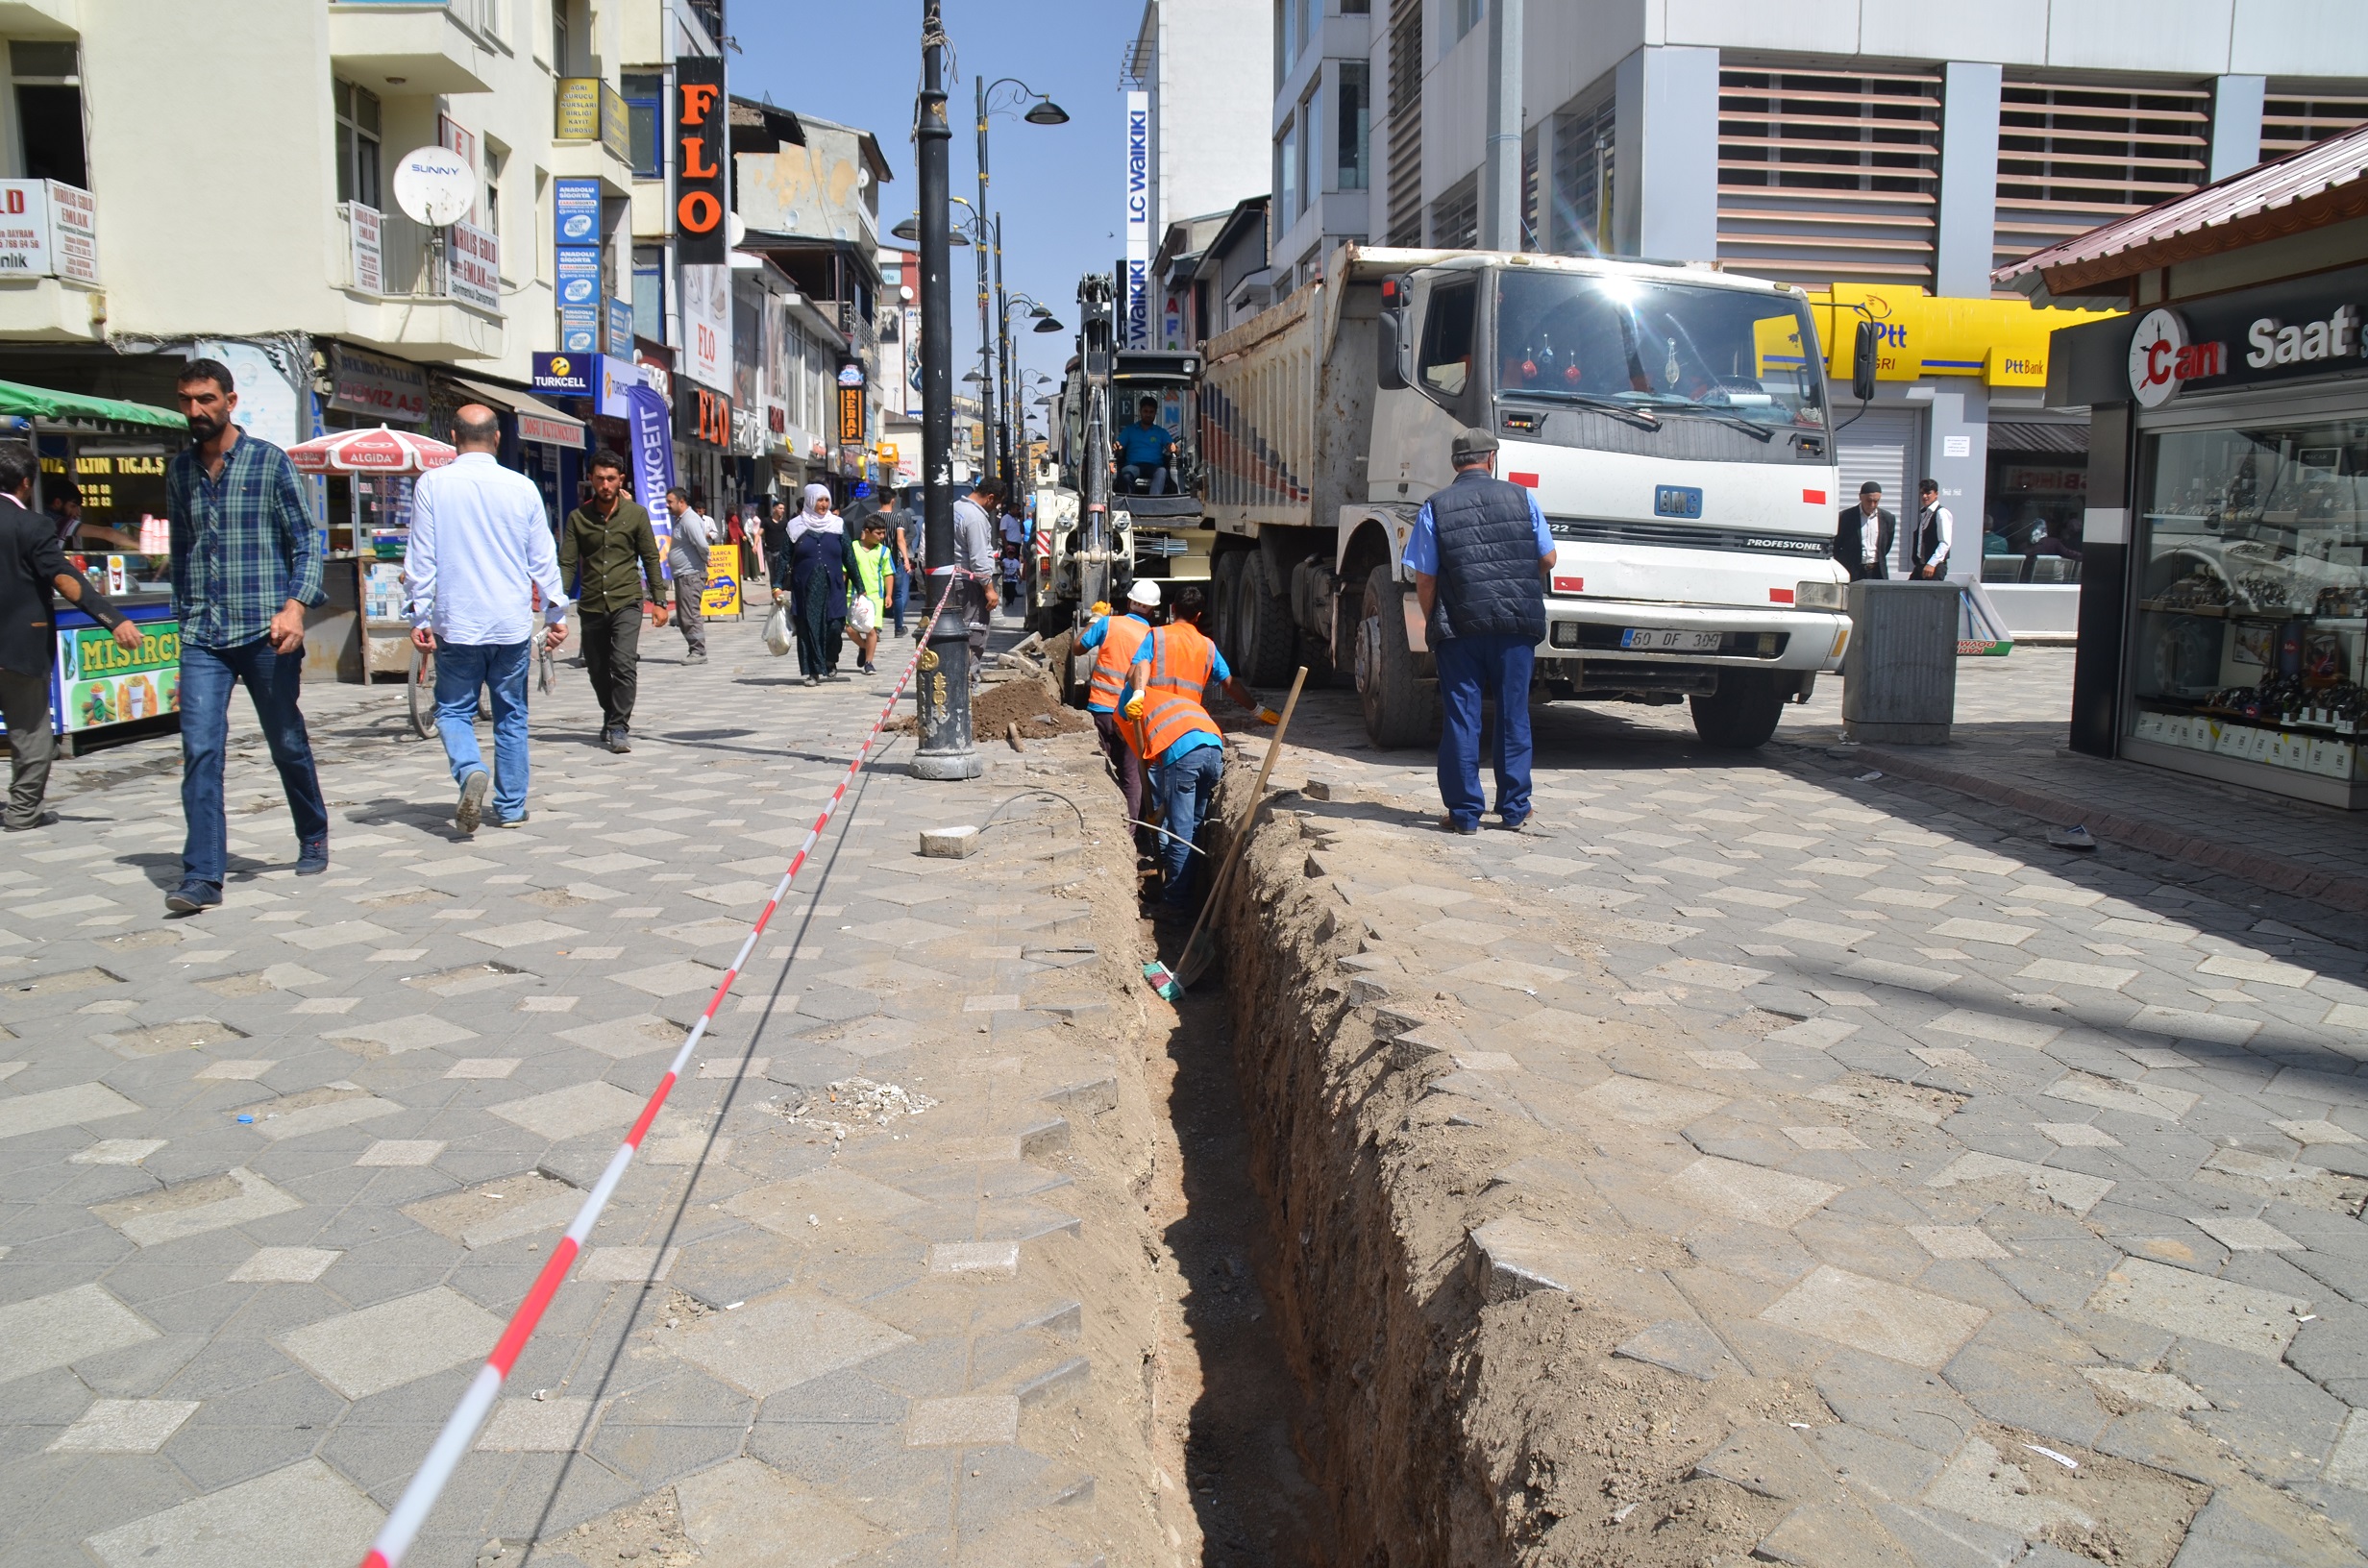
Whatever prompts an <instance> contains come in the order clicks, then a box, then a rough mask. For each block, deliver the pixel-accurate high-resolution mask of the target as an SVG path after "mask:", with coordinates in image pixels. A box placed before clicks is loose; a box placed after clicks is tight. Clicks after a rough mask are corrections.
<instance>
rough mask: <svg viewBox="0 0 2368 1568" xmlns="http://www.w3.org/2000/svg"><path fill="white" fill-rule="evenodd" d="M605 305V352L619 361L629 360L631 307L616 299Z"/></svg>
mask: <svg viewBox="0 0 2368 1568" xmlns="http://www.w3.org/2000/svg"><path fill="white" fill-rule="evenodd" d="M607 305H608V318H607V326H608V348H607V352H608V353H610V354H613V355H616V356H617V357H618V358H620V359H630V358H631V357H632V356H633V307H632V306H629V305H628V304H626V303H625V302H624V301H623V300H618V299H611V300H609V301H608V302H607Z"/></svg>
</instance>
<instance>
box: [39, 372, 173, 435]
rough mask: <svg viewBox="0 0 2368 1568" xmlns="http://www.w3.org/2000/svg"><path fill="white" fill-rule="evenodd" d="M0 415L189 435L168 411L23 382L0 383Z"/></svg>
mask: <svg viewBox="0 0 2368 1568" xmlns="http://www.w3.org/2000/svg"><path fill="white" fill-rule="evenodd" d="M0 415H13V416H14V417H16V418H19V419H40V420H88V421H94V422H97V423H102V424H110V425H136V426H139V427H142V428H144V429H156V430H169V431H171V432H172V433H173V434H175V435H187V434H188V433H189V422H188V421H187V420H185V419H184V418H182V417H181V416H180V415H179V414H177V413H175V412H173V410H171V409H170V408H157V407H153V406H151V405H150V404H144V403H126V402H125V401H124V400H123V399H121V398H92V397H86V396H84V395H83V394H82V393H80V392H52V391H51V390H50V389H49V388H47V387H45V386H27V385H25V384H24V383H23V382H22V381H0Z"/></svg>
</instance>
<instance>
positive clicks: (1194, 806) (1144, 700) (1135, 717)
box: [1120, 588, 1271, 913]
mask: <svg viewBox="0 0 2368 1568" xmlns="http://www.w3.org/2000/svg"><path fill="white" fill-rule="evenodd" d="M1207 609H1208V598H1207V596H1206V595H1204V594H1203V593H1202V592H1201V591H1200V590H1199V589H1198V588H1186V589H1185V590H1184V591H1183V592H1181V593H1179V594H1177V595H1176V596H1175V605H1174V609H1173V614H1174V617H1175V619H1174V620H1173V621H1172V622H1171V623H1169V624H1168V625H1164V626H1158V627H1155V628H1153V630H1152V632H1151V634H1150V635H1149V636H1148V637H1146V638H1145V639H1144V640H1143V646H1142V647H1141V648H1140V649H1136V650H1135V659H1134V663H1133V664H1132V665H1131V666H1130V667H1129V668H1128V671H1127V695H1126V699H1125V701H1123V702H1122V703H1121V704H1120V711H1121V712H1122V713H1124V714H1125V715H1126V716H1127V718H1128V719H1129V720H1131V721H1132V722H1133V723H1134V726H1135V733H1136V744H1137V745H1138V746H1139V747H1140V748H1141V750H1142V753H1143V756H1144V759H1145V760H1146V761H1147V762H1149V763H1150V764H1151V766H1152V770H1153V772H1152V775H1151V777H1152V783H1153V785H1154V787H1155V788H1157V790H1158V791H1159V808H1160V813H1161V816H1162V818H1163V819H1164V822H1163V826H1164V829H1165V836H1164V837H1162V838H1161V840H1160V841H1159V863H1160V873H1161V875H1160V881H1161V892H1160V902H1161V904H1162V906H1163V907H1164V908H1165V909H1166V910H1167V911H1169V912H1170V913H1174V912H1177V911H1181V910H1183V909H1185V908H1186V907H1187V906H1188V902H1189V899H1190V897H1191V894H1192V882H1193V875H1192V870H1193V869H1192V857H1193V836H1194V834H1195V832H1196V830H1197V829H1198V827H1199V825H1200V822H1201V821H1202V819H1204V818H1205V817H1206V816H1207V815H1208V812H1209V809H1210V807H1212V806H1213V805H1215V804H1216V801H1217V786H1218V784H1219V783H1220V782H1221V780H1222V779H1223V778H1224V776H1225V737H1224V735H1223V733H1222V732H1221V731H1220V730H1219V729H1218V727H1217V721H1216V720H1214V719H1212V718H1210V717H1209V710H1208V709H1207V707H1206V706H1204V705H1203V703H1204V699H1205V698H1206V696H1207V691H1208V685H1209V682H1210V681H1211V680H1212V679H1214V680H1216V681H1217V682H1219V683H1220V684H1221V686H1222V687H1223V688H1224V692H1225V695H1226V696H1227V697H1230V698H1233V699H1234V700H1235V701H1236V702H1239V703H1240V704H1241V705H1242V706H1244V707H1246V708H1247V709H1249V710H1250V711H1251V712H1252V713H1256V714H1258V715H1259V716H1260V717H1261V718H1264V717H1265V710H1264V709H1263V708H1261V707H1260V705H1259V702H1258V699H1257V698H1254V697H1252V696H1251V695H1250V692H1249V688H1248V687H1246V686H1245V685H1243V684H1242V683H1241V682H1240V681H1238V680H1236V679H1234V677H1233V672H1232V671H1231V670H1228V669H1227V668H1226V667H1225V656H1224V655H1223V654H1222V653H1220V652H1219V651H1218V650H1217V645H1216V644H1215V643H1212V642H1210V641H1209V640H1208V638H1206V637H1204V636H1202V635H1201V632H1200V618H1201V616H1202V615H1203V614H1204V613H1206V611H1207ZM1269 722H1270V723H1271V721H1269Z"/></svg>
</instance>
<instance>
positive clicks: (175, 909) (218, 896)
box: [164, 877, 222, 915]
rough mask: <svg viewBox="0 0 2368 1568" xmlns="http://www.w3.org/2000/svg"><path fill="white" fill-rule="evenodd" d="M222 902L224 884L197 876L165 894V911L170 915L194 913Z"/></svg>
mask: <svg viewBox="0 0 2368 1568" xmlns="http://www.w3.org/2000/svg"><path fill="white" fill-rule="evenodd" d="M221 902H222V884H220V883H219V882H200V881H198V880H197V879H196V878H195V877H191V878H189V879H188V880H187V881H185V882H183V883H182V884H181V886H179V887H177V888H175V889H174V890H173V891H172V892H170V893H168V894H165V895H164V912H165V913H166V914H168V915H194V914H196V913H197V912H198V911H199V910H201V909H212V908H213V907H215V906H216V905H217V904H219V903H221Z"/></svg>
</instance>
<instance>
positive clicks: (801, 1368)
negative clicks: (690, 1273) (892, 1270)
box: [657, 1295, 917, 1399]
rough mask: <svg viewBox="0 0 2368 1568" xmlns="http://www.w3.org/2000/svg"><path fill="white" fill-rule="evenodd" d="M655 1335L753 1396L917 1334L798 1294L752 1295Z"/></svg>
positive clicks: (867, 1355) (864, 1358)
mask: <svg viewBox="0 0 2368 1568" xmlns="http://www.w3.org/2000/svg"><path fill="white" fill-rule="evenodd" d="M657 1339H658V1342H659V1343H660V1344H661V1345H664V1346H665V1347H666V1348H667V1349H668V1350H670V1351H672V1352H673V1353H674V1354H676V1355H678V1356H679V1357H681V1358H682V1359H683V1360H687V1361H690V1362H691V1363H692V1364H694V1365H696V1366H700V1367H703V1368H705V1369H706V1370H707V1371H709V1372H712V1373H714V1374H715V1375H716V1376H717V1377H719V1378H722V1379H724V1380H725V1381H726V1382H728V1383H730V1384H734V1385H735V1386H738V1387H740V1388H744V1389H746V1390H747V1391H748V1392H750V1393H752V1394H754V1395H755V1396H757V1397H758V1398H759V1399H762V1398H764V1397H766V1396H767V1395H771V1394H777V1393H778V1392H780V1391H781V1390H782V1389H784V1388H791V1387H795V1386H796V1385H798V1384H802V1383H806V1382H810V1381H811V1380H813V1379H815V1378H819V1377H822V1376H824V1375H826V1374H827V1373H831V1372H837V1371H840V1370H842V1369H844V1368H847V1367H851V1366H856V1365H860V1364H861V1363H862V1362H864V1361H867V1360H871V1359H872V1358H873V1357H875V1356H878V1355H880V1354H881V1353H883V1352H885V1351H890V1350H894V1349H896V1348H897V1347H899V1346H900V1345H909V1344H913V1343H916V1342H917V1341H915V1340H914V1338H913V1336H912V1335H908V1334H905V1333H903V1332H902V1331H900V1330H898V1329H894V1328H891V1327H889V1326H888V1325H887V1324H885V1323H882V1322H880V1321H879V1320H878V1319H877V1318H875V1317H871V1316H869V1315H867V1314H865V1313H863V1312H859V1311H854V1310H853V1309H851V1308H849V1307H845V1306H842V1305H841V1304H839V1303H838V1302H835V1301H830V1300H827V1299H826V1298H823V1297H818V1296H802V1295H782V1296H777V1297H775V1298H773V1299H772V1300H770V1301H761V1302H752V1303H750V1304H749V1305H748V1306H747V1307H745V1308H743V1309H741V1310H740V1311H735V1312H724V1313H717V1314H715V1315H713V1316H710V1317H708V1318H705V1319H703V1320H702V1321H700V1322H699V1323H696V1324H694V1325H691V1326H688V1327H685V1328H681V1329H660V1330H659V1331H657Z"/></svg>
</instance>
